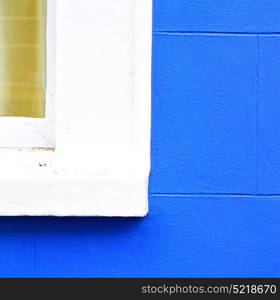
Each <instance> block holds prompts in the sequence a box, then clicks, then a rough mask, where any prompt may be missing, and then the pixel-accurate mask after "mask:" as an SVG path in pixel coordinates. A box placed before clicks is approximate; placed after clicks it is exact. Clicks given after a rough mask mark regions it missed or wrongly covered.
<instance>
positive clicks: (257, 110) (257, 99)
mask: <svg viewBox="0 0 280 300" xmlns="http://www.w3.org/2000/svg"><path fill="white" fill-rule="evenodd" d="M256 46H257V49H256V50H257V54H256V55H257V58H256V137H255V139H256V141H255V143H256V149H255V151H256V153H255V160H256V162H255V167H256V170H255V174H256V175H255V176H256V178H255V194H256V195H257V194H258V188H259V187H258V183H259V182H258V177H259V122H260V120H259V118H260V38H259V35H257V37H256Z"/></svg>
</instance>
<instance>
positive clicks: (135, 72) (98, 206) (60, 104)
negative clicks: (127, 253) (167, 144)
mask: <svg viewBox="0 0 280 300" xmlns="http://www.w3.org/2000/svg"><path fill="white" fill-rule="evenodd" d="M48 3H49V4H50V3H52V4H56V12H57V17H56V43H55V46H56V47H55V48H56V49H55V50H56V54H54V52H52V51H53V50H50V52H49V54H48V67H47V70H48V72H49V74H52V75H51V76H52V78H51V80H53V79H54V78H55V82H54V83H53V85H51V90H50V91H49V93H50V94H51V96H50V98H52V99H54V111H55V114H53V115H52V118H53V124H54V130H53V131H54V132H55V149H54V150H53V149H48V148H52V147H46V146H44V147H29V146H30V145H27V146H28V147H27V149H22V148H21V147H2V148H0V166H1V169H0V191H1V197H0V215H6V216H16V215H54V216H144V215H146V214H147V211H148V196H147V195H148V176H149V170H150V106H151V101H150V91H151V79H150V78H151V31H152V30H151V29H152V25H151V24H152V1H151V0H119V1H114V0H104V1H100V0H80V1H78V2H77V1H76V0H59V1H56V0H48ZM49 7H50V6H49ZM53 7H54V6H53ZM48 11H49V9H48ZM50 20H51V19H49V21H50ZM53 24H54V23H53ZM48 26H49V25H48ZM48 28H49V27H48ZM53 29H54V27H52V29H51V30H53ZM49 30H50V29H49ZM49 32H50V31H49ZM52 32H53V31H52ZM52 35H54V32H53V33H52ZM48 36H49V37H50V38H51V35H48ZM90 38H92V40H89V39H90ZM48 42H49V39H48ZM49 45H52V42H50V43H49ZM48 47H49V46H48ZM50 47H51V46H50ZM49 55H50V57H51V58H50V57H49ZM55 56H56V60H55V59H54V57H55ZM54 61H56V64H55V71H54V68H53V62H54ZM50 63H51V64H52V66H51V65H50ZM54 73H56V75H55V76H54ZM48 76H49V75H48ZM54 87H55V90H54ZM54 91H55V93H54ZM47 94H48V93H47ZM74 104H75V105H74ZM13 119H14V118H11V119H10V122H12V121H13ZM3 120H4V119H3ZM3 122H4V121H3ZM19 122H20V121H19ZM36 124H38V123H36ZM36 126H37V125H36ZM0 130H1V122H0ZM50 132H51V131H50ZM0 141H1V140H0ZM36 143H37V142H36ZM36 145H38V144H36ZM0 146H1V145H0ZM41 148H43V149H41Z"/></svg>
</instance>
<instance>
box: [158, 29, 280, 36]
mask: <svg viewBox="0 0 280 300" xmlns="http://www.w3.org/2000/svg"><path fill="white" fill-rule="evenodd" d="M153 34H159V35H161V34H162V35H211V36H212V35H235V36H236V35H245V36H246V35H252V36H262V35H280V32H238V31H237V32H233V31H232V32H230V31H229V32H226V31H225V32H223V31H175V30H174V31H157V30H156V31H153Z"/></svg>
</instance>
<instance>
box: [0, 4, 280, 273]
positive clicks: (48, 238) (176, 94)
mask: <svg viewBox="0 0 280 300" xmlns="http://www.w3.org/2000/svg"><path fill="white" fill-rule="evenodd" d="M279 13H280V4H279V1H278V0H274V1H273V0H263V1H258V0H248V1H241V0H232V1H224V0H220V1H218V0H215V1H213V0H204V1H199V0H188V1H186V0H154V53H153V126H152V127H153V129H152V172H151V180H150V214H149V216H148V217H146V218H142V219H133V218H128V219H119V218H115V219H114V218H113V219H110V218H99V219H98V218H85V219H82V218H77V219H75V218H69V219H55V218H1V219H0V276H10V277H13V276H27V277H28V276H38V277H40V276H50V277H53V276H61V277H67V276H70V277H71V276H74V277H77V276H78V277H88V276H97V277H114V276H117V277H125V276H136V277H137V276H138V277H153V276H163V277H175V276H178V277H181V276H190V277H215V276H216V277H224V276H226V277H248V276H251V277H272V276H280V259H279V254H278V253H279V252H280V234H279V233H280V223H279V211H280V195H279V194H280V191H279V190H280V179H279V178H280V175H279V169H280V159H279V157H280V153H279V149H280V135H279V132H280V128H279V127H280V122H279V119H280V109H279V107H280V106H279V99H280V86H279V79H280V71H279V70H280V68H279V63H280V55H279V48H280V37H279V36H278V34H277V32H280V18H279Z"/></svg>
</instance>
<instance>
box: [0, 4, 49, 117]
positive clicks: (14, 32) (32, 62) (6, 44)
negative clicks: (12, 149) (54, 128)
mask: <svg viewBox="0 0 280 300" xmlns="http://www.w3.org/2000/svg"><path fill="white" fill-rule="evenodd" d="M45 32H46V0H0V116H23V117H37V118H39V117H44V114H45V52H46V50H45V49H46V39H45V35H46V34H45Z"/></svg>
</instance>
